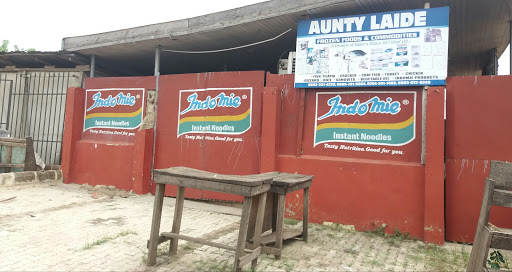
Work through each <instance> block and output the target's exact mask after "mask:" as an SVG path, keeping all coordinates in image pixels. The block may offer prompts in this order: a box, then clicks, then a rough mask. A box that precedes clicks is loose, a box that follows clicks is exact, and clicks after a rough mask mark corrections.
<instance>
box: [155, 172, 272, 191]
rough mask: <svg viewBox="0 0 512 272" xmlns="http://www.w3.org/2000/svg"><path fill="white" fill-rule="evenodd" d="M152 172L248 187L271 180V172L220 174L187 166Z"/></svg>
mask: <svg viewBox="0 0 512 272" xmlns="http://www.w3.org/2000/svg"><path fill="white" fill-rule="evenodd" d="M154 173H155V174H160V175H168V176H173V177H181V178H190V179H197V180H205V181H213V182H221V183H229V184H236V185H242V186H250V187H254V186H258V185H262V184H264V183H271V182H272V174H267V173H265V174H256V175H222V174H217V173H212V172H207V171H202V170H197V169H193V168H188V167H171V168H167V169H155V170H154Z"/></svg>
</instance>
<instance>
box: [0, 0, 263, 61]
mask: <svg viewBox="0 0 512 272" xmlns="http://www.w3.org/2000/svg"><path fill="white" fill-rule="evenodd" d="M260 2H265V1H263V0H214V1H213V0H186V1H177V0H167V1H163V0H142V1H134V0H122V1H119V0H87V1H69V0H23V1H2V4H1V10H2V12H1V13H0V14H1V16H0V18H1V19H2V26H1V27H0V40H9V49H10V50H14V45H17V46H18V47H19V48H20V49H21V48H23V49H28V48H35V49H36V50H37V51H56V50H60V49H61V42H62V38H64V37H72V36H81V35H88V34H96V33H101V32H107V31H112V30H119V29H124V28H130V27H137V26H143V25H149V24H156V23H163V22H168V21H174V20H180V19H185V18H190V17H195V16H200V15H204V14H208V13H214V12H218V11H222V10H228V9H233V8H237V7H242V6H246V5H251V4H255V3H260Z"/></svg>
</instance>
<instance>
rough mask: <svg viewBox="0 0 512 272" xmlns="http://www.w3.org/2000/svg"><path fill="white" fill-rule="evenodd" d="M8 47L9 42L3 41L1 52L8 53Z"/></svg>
mask: <svg viewBox="0 0 512 272" xmlns="http://www.w3.org/2000/svg"><path fill="white" fill-rule="evenodd" d="M7 47H9V41H8V40H3V41H2V45H1V46H0V52H7Z"/></svg>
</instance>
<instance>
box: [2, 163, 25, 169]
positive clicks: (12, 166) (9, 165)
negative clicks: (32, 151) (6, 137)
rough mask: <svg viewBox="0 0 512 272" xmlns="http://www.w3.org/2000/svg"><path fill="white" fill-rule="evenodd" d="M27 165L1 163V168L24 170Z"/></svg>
mask: <svg viewBox="0 0 512 272" xmlns="http://www.w3.org/2000/svg"><path fill="white" fill-rule="evenodd" d="M24 166H25V164H23V163H0V167H5V168H23V167H24Z"/></svg>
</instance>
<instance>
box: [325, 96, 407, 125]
mask: <svg viewBox="0 0 512 272" xmlns="http://www.w3.org/2000/svg"><path fill="white" fill-rule="evenodd" d="M327 105H329V106H331V109H330V110H329V112H327V113H326V114H324V115H322V116H320V117H318V120H322V119H325V118H327V117H330V116H338V115H356V114H357V115H361V116H362V115H365V114H367V113H368V112H370V113H383V114H392V115H395V114H397V113H399V112H400V110H401V108H400V102H398V101H393V100H392V99H391V97H388V98H387V99H386V100H385V101H384V100H380V98H378V97H377V96H374V97H373V98H372V99H369V100H367V101H366V102H363V103H360V101H359V99H357V100H356V101H354V103H352V104H350V105H347V104H343V103H341V97H340V96H339V95H337V96H335V97H333V98H331V99H329V100H327Z"/></svg>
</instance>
